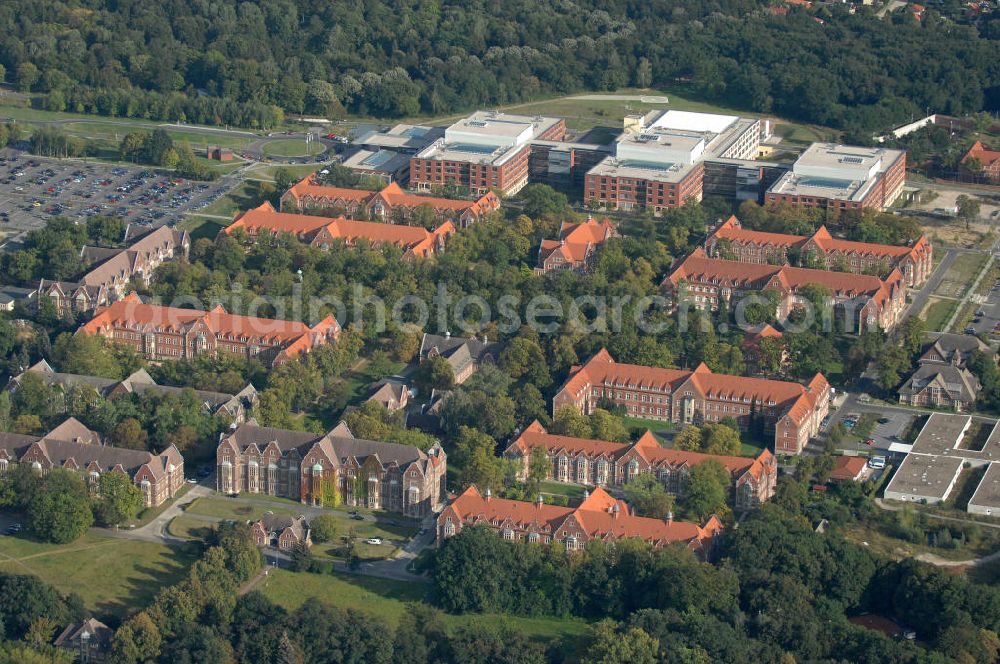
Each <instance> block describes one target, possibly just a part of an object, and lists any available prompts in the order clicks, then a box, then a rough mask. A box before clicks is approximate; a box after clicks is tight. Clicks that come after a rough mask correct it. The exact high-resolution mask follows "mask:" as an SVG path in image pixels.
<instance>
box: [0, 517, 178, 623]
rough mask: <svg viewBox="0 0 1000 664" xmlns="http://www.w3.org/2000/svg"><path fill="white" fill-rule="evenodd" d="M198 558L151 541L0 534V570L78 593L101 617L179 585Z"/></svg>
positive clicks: (122, 612) (115, 614)
mask: <svg viewBox="0 0 1000 664" xmlns="http://www.w3.org/2000/svg"><path fill="white" fill-rule="evenodd" d="M194 559H195V556H193V555H192V554H190V553H187V552H185V551H184V550H182V549H177V548H171V547H168V546H164V545H162V544H154V543H152V542H141V541H138V540H127V539H118V538H111V537H99V536H96V535H89V534H88V535H84V536H83V537H81V538H80V539H79V540H77V541H76V542H73V543H72V544H61V545H60V544H45V543H41V542H35V541H32V540H29V539H27V538H24V537H7V536H0V570H2V571H4V572H9V573H12V574H34V575H35V576H38V577H39V578H41V579H42V580H43V581H45V582H46V583H50V584H52V585H53V586H55V587H56V588H58V589H59V590H60V591H61V592H63V593H71V592H75V593H76V594H78V595H80V597H81V598H82V599H83V602H84V604H85V605H86V607H87V610H88V611H92V612H94V613H95V614H96V615H97V616H98V617H99V618H100V617H104V618H106V617H108V616H112V617H115V618H121V617H123V616H124V615H125V614H126V612H127V611H128V610H129V609H130V608H134V607H137V606H146V605H147V604H149V603H150V602H151V601H152V599H153V597H154V596H155V595H156V593H157V592H158V591H159V590H160V588H162V587H163V586H168V585H171V584H174V583H176V582H177V581H179V580H180V579H181V578H182V577H183V576H184V574H185V573H186V572H187V568H188V566H189V565H190V564H191V563H192V562H194Z"/></svg>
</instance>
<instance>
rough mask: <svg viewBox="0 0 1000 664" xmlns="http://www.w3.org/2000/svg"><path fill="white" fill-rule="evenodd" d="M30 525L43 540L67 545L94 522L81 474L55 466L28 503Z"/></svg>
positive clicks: (45, 476) (41, 481) (43, 478)
mask: <svg viewBox="0 0 1000 664" xmlns="http://www.w3.org/2000/svg"><path fill="white" fill-rule="evenodd" d="M27 507H28V509H27V517H28V518H27V521H28V528H29V529H30V530H31V531H32V532H33V533H34V534H35V535H36V536H37V537H38V538H39V539H41V540H44V541H47V542H53V543H55V544H68V543H69V542H72V541H74V540H76V539H79V537H80V536H81V535H83V534H84V533H85V532H87V528H90V526H91V524H93V523H94V515H93V513H92V512H91V510H90V500H89V495H88V492H87V487H86V486H85V485H84V483H83V479H82V478H81V477H80V475H79V474H78V473H76V472H74V471H71V470H64V469H62V468H53V469H52V470H50V471H49V472H48V474H46V475H44V476H43V477H42V479H41V480H40V483H39V487H38V489H37V490H36V491H35V492H34V494H33V495H32V497H31V502H30V503H28V506H27Z"/></svg>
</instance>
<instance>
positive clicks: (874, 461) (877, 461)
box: [868, 456, 885, 468]
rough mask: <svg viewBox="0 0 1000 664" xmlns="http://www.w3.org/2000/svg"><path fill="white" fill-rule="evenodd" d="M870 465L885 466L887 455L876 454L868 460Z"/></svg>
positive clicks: (872, 466) (874, 466) (875, 466)
mask: <svg viewBox="0 0 1000 664" xmlns="http://www.w3.org/2000/svg"><path fill="white" fill-rule="evenodd" d="M868 466H869V467H871V468H885V457H884V456H875V457H872V458H871V459H869V460H868Z"/></svg>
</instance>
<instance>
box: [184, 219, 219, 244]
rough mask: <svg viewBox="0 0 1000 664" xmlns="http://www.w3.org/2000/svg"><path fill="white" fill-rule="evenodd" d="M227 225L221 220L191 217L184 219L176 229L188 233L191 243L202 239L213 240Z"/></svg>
mask: <svg viewBox="0 0 1000 664" xmlns="http://www.w3.org/2000/svg"><path fill="white" fill-rule="evenodd" d="M228 225H229V224H227V223H226V222H224V221H222V220H221V219H209V218H208V217H202V216H199V215H191V216H189V217H185V218H184V221H182V222H181V223H179V224H177V227H178V228H180V229H182V230H186V231H188V232H189V233H190V234H191V241H192V242H194V241H195V240H200V239H201V238H203V237H206V238H208V239H209V240H214V239H215V238H216V237H217V236H218V235H219V231H221V230H222V229H223V228H225V227H226V226H228Z"/></svg>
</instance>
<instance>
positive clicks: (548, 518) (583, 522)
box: [450, 485, 722, 547]
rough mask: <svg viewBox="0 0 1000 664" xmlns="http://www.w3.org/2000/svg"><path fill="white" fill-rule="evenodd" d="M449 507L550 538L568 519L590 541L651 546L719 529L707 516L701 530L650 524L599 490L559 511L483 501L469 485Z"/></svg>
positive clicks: (695, 539)
mask: <svg viewBox="0 0 1000 664" xmlns="http://www.w3.org/2000/svg"><path fill="white" fill-rule="evenodd" d="M450 508H451V509H452V510H453V511H454V512H455V514H456V516H458V518H459V519H460V520H462V521H463V522H464V521H467V520H468V519H469V518H472V519H473V520H474V521H486V522H487V523H490V524H493V523H494V522H497V523H500V524H505V523H509V524H511V525H514V526H517V527H520V528H528V527H531V526H532V525H534V524H537V525H539V526H547V527H548V529H549V532H550V533H555V531H556V530H558V529H559V528H560V527H561V526H562V525H563V524H564V523H565V522H566V520H567V519H568V518H570V517H573V518H575V519H576V521H577V523H579V524H580V527H581V528H582V529H583V530H584V532H586V533H587V536H588V537H589V538H591V539H605V538H607V539H622V538H633V537H635V538H639V539H642V540H644V541H646V542H650V543H653V544H666V543H670V542H686V543H688V544H689V545H690V546H694V547H697V546H700V545H701V543H702V542H703V541H704V540H707V539H710V538H711V537H712V536H714V535H715V533H716V532H718V531H719V530H721V528H722V526H721V524H720V523H719V522H718V520H717V519H715V518H714V517H712V518H711V519H709V521H708V522H707V523H706V525H705V526H704V527H703V526H699V525H698V524H695V523H691V522H687V521H674V520H663V519H651V518H648V517H641V516H636V515H634V514H632V513H631V510H630V509H629V506H628V504H627V503H625V501H622V500H616V499H615V498H613V497H612V496H611V495H610V494H608V493H607V492H606V491H605V490H604V489H602V488H601V487H596V488H595V489H594V490H593V491H592V492H591V493H590V495H589V496H588V497H587V498H585V499H584V500H583V502H582V503H580V505H579V506H577V507H562V506H558V505H548V504H545V503H538V502H527V501H523V500H510V499H507V498H493V497H490V496H486V497H484V496H483V495H481V494H480V493H479V490H478V489H476V487H475V485H470V486H469V488H467V489H466V490H465V491H464V492H462V494H461V495H459V496H458V497H457V498H455V499H454V500H453V501H452V502H451V504H450Z"/></svg>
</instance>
